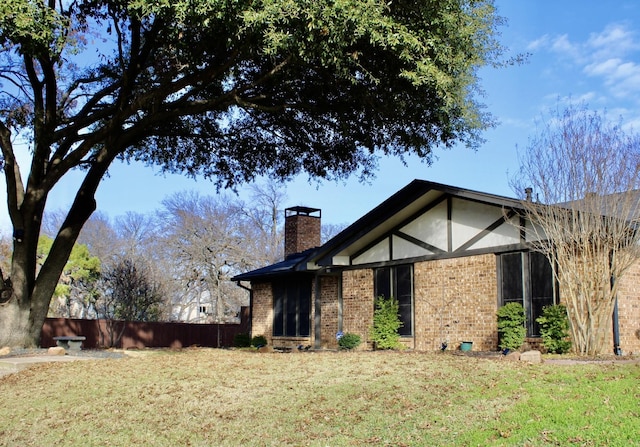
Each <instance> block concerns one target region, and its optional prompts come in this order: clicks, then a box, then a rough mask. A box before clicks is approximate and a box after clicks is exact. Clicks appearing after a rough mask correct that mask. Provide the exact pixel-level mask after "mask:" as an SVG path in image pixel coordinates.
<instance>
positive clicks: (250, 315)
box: [236, 281, 253, 336]
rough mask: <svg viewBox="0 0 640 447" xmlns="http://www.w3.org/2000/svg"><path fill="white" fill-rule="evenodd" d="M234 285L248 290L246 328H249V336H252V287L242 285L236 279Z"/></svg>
mask: <svg viewBox="0 0 640 447" xmlns="http://www.w3.org/2000/svg"><path fill="white" fill-rule="evenodd" d="M236 285H237V286H238V287H240V288H241V289H244V290H246V291H248V292H249V324H248V328H247V329H248V330H249V336H252V335H253V334H252V332H251V325H252V323H253V289H252V288H251V287H247V286H245V285H243V284H242V283H241V282H240V281H236Z"/></svg>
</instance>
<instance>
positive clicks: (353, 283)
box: [342, 269, 374, 349]
mask: <svg viewBox="0 0 640 447" xmlns="http://www.w3.org/2000/svg"><path fill="white" fill-rule="evenodd" d="M373 295H374V290H373V270H371V269H363V270H348V271H345V272H344V273H343V274H342V331H343V332H345V333H346V332H351V333H353V334H358V335H359V336H360V337H361V338H362V342H363V343H362V345H361V347H362V348H363V349H364V348H365V347H367V346H368V347H371V345H370V344H369V343H368V340H369V327H370V326H371V323H372V322H373V298H374V296H373Z"/></svg>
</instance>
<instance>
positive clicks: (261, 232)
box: [240, 180, 287, 268]
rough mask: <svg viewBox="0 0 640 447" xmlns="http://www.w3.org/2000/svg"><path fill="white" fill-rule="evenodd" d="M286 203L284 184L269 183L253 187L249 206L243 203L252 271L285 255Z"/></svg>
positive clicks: (272, 181) (249, 262) (268, 181)
mask: <svg viewBox="0 0 640 447" xmlns="http://www.w3.org/2000/svg"><path fill="white" fill-rule="evenodd" d="M286 200H287V192H286V187H285V185H284V184H283V183H282V182H278V181H275V180H267V181H266V182H264V183H262V184H253V185H252V186H251V198H250V200H249V202H248V203H242V204H240V207H241V210H242V214H243V215H244V220H245V221H246V225H245V227H244V233H245V235H246V238H247V241H248V242H249V244H250V245H251V247H247V250H246V251H247V255H248V256H247V261H248V264H250V266H251V267H252V268H257V267H262V266H265V265H269V264H273V263H275V262H277V261H279V260H281V259H282V256H283V254H284V231H283V218H284V217H283V216H284V211H283V207H284V202H285V201H286Z"/></svg>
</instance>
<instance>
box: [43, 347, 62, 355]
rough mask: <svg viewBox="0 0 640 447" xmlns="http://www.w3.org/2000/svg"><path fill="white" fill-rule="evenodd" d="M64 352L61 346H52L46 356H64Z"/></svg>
mask: <svg viewBox="0 0 640 447" xmlns="http://www.w3.org/2000/svg"><path fill="white" fill-rule="evenodd" d="M65 354H66V352H65V350H64V348H63V347H61V346H53V347H51V348H49V349H48V350H47V355H65Z"/></svg>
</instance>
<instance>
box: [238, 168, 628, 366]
mask: <svg viewBox="0 0 640 447" xmlns="http://www.w3.org/2000/svg"><path fill="white" fill-rule="evenodd" d="M519 209H521V202H520V201H519V200H516V199H510V198H506V197H501V196H496V195H492V194H486V193H481V192H477V191H470V190H466V189H461V188H455V187H452V186H446V185H441V184H437V183H432V182H428V181H422V180H414V181H413V182H411V183H410V184H409V185H407V186H406V187H404V188H403V189H401V190H400V191H398V192H397V193H395V194H394V195H393V196H391V197H390V198H388V199H387V200H386V201H384V202H383V203H382V204H380V205H379V206H378V207H376V208H375V209H373V210H372V211H370V212H369V213H367V214H366V215H365V216H363V217H362V218H360V219H359V220H358V221H356V222H355V223H354V224H352V225H351V226H349V227H348V228H346V229H345V230H344V231H342V232H341V233H339V234H338V235H337V236H335V237H334V238H333V239H331V240H330V241H328V242H327V243H325V244H324V245H322V246H320V210H319V209H315V208H308V207H293V208H289V209H287V210H286V212H285V260H284V261H282V262H280V263H277V264H273V265H270V266H267V267H264V268H261V269H258V270H254V271H251V272H247V273H244V274H241V275H238V276H236V277H235V278H233V280H235V281H238V282H250V284H251V287H250V288H251V328H252V329H251V332H252V335H264V336H265V337H267V339H268V340H269V342H270V343H271V344H272V345H273V346H275V347H296V346H299V345H304V346H307V345H311V346H312V347H313V348H316V349H335V348H337V340H336V333H337V332H339V331H342V332H352V333H355V334H358V335H360V336H361V337H362V339H363V340H364V341H367V343H366V344H365V346H369V347H370V346H371V344H370V343H369V342H368V339H369V327H370V326H371V324H372V320H373V311H374V298H375V297H376V296H381V295H384V296H394V297H395V298H397V299H398V301H399V304H400V317H401V320H402V322H403V326H402V328H401V330H400V333H401V336H402V342H403V343H404V344H405V345H407V346H408V347H410V348H413V349H416V350H421V351H430V350H437V349H440V347H441V346H442V343H447V344H448V346H449V348H450V349H455V348H456V347H457V346H458V345H459V344H460V343H461V342H463V341H471V342H473V350H483V351H486V350H497V349H498V334H497V320H496V312H497V310H498V308H499V307H500V306H501V305H503V304H505V303H508V302H512V301H517V302H520V303H522V304H523V305H524V307H525V312H526V316H527V336H528V337H530V338H536V337H538V336H539V327H538V325H537V323H536V322H535V320H536V318H537V317H538V316H539V315H540V313H541V311H542V307H543V306H545V305H549V304H553V303H557V302H558V300H559V299H560V296H559V295H560V294H559V293H558V290H557V287H556V282H555V281H554V279H553V272H552V269H551V266H550V264H549V262H548V261H547V259H546V258H545V257H544V256H543V255H542V254H540V253H537V252H532V251H531V250H530V248H529V244H528V243H527V242H528V241H527V240H526V238H527V232H525V231H521V230H520V227H521V226H526V225H527V222H525V221H524V220H522V218H520V217H519V214H518V213H517V211H518V210H519ZM639 275H640V267H638V268H634V269H632V271H630V272H629V273H628V276H627V277H626V278H625V280H623V283H624V284H621V287H620V293H619V296H618V308H619V331H620V339H621V348H622V349H623V351H624V352H625V353H631V352H636V353H637V352H640V299H639V293H638V291H637V290H636V289H637V286H636V281H637V279H638V278H639ZM612 332H613V331H612ZM610 337H611V336H610ZM532 341H533V340H532ZM610 345H611V346H612V350H613V342H612V341H611V343H610ZM612 352H613V351H612Z"/></svg>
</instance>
